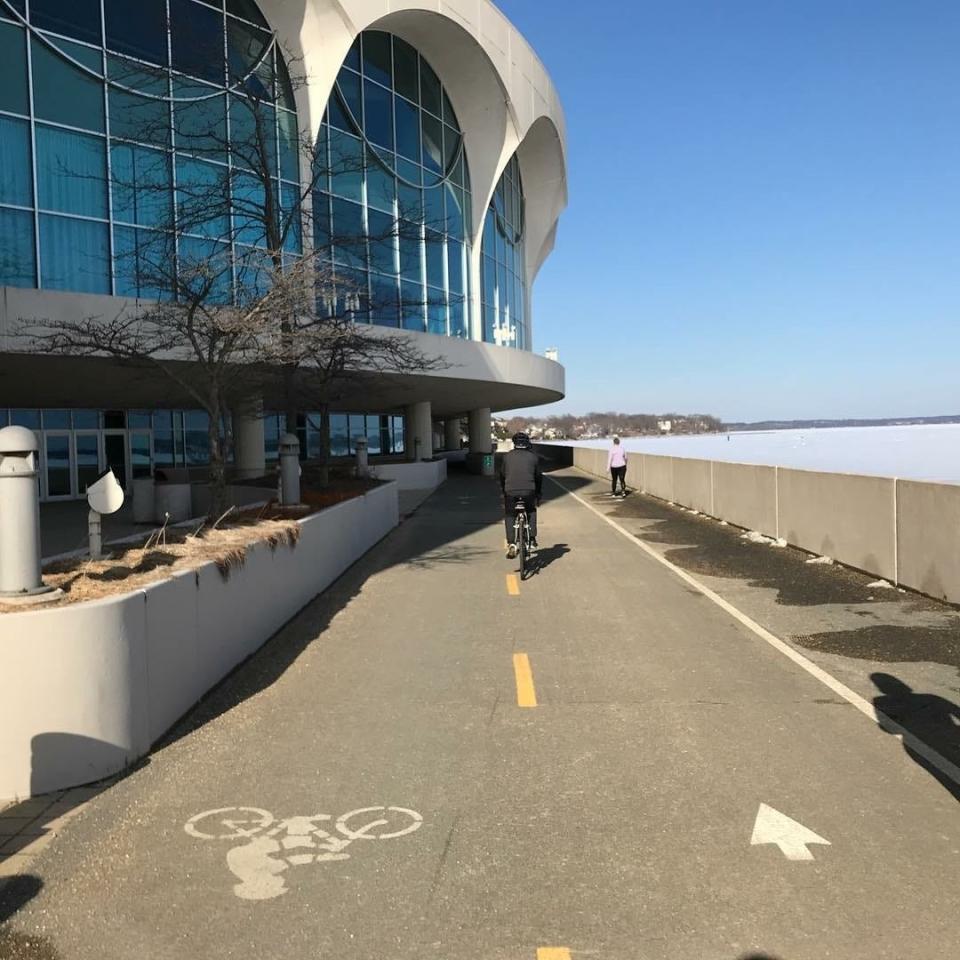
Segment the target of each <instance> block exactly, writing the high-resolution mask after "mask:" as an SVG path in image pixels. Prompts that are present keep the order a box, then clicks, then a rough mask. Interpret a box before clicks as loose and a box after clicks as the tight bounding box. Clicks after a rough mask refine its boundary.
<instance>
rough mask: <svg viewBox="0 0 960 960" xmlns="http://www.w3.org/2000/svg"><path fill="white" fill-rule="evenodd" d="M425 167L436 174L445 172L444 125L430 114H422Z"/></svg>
mask: <svg viewBox="0 0 960 960" xmlns="http://www.w3.org/2000/svg"><path fill="white" fill-rule="evenodd" d="M420 116H421V119H422V120H423V165H424V166H425V167H426V168H427V169H428V170H430V171H432V172H434V173H440V172H441V171H442V170H443V124H442V123H441V122H440V121H439V120H435V119H434V118H433V117H431V116H430V115H429V114H426V113H422V114H421V115H420Z"/></svg>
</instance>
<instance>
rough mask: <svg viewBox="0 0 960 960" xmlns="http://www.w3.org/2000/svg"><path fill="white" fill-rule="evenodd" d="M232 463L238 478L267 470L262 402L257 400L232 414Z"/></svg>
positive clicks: (257, 474) (241, 478)
mask: <svg viewBox="0 0 960 960" xmlns="http://www.w3.org/2000/svg"><path fill="white" fill-rule="evenodd" d="M233 463H234V466H235V467H236V474H237V478H238V479H239V480H244V479H246V478H247V477H262V476H263V475H264V474H265V473H266V472H267V461H266V444H265V441H264V431H263V404H262V403H261V402H259V401H258V402H256V403H254V404H251V405H250V406H249V407H247V408H246V409H245V410H241V411H235V412H234V414H233Z"/></svg>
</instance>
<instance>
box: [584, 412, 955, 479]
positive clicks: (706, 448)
mask: <svg viewBox="0 0 960 960" xmlns="http://www.w3.org/2000/svg"><path fill="white" fill-rule="evenodd" d="M727 436H728V435H727V434H708V435H703V436H694V437H627V438H625V439H624V440H623V445H624V447H625V449H626V450H627V451H628V452H629V451H631V450H633V451H638V452H642V453H656V454H660V455H661V456H669V457H700V458H703V459H704V460H729V461H732V462H734V463H762V464H771V465H776V466H780V467H798V468H800V469H803V470H825V471H830V472H833V473H865V474H871V475H873V476H880V477H903V478H905V479H910V480H934V481H937V482H940V483H957V484H960V424H956V423H949V424H935V425H928V424H921V425H917V426H896V427H829V428H821V429H817V430H766V431H757V432H744V433H731V434H729V440H728V439H727ZM569 442H570V443H572V444H574V445H575V446H580V447H608V446H609V445H610V441H609V440H575V441H569Z"/></svg>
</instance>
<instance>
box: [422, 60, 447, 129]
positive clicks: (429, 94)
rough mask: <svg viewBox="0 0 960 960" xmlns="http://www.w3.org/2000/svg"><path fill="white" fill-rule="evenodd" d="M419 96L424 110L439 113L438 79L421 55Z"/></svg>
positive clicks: (435, 114) (440, 109)
mask: <svg viewBox="0 0 960 960" xmlns="http://www.w3.org/2000/svg"><path fill="white" fill-rule="evenodd" d="M420 97H421V105H422V106H423V109H424V110H429V111H430V112H431V113H432V114H434V116H437V117H439V116H440V115H441V113H442V112H443V108H442V107H441V105H440V80H439V79H438V78H437V75H436V74H435V73H434V72H433V68H432V67H431V66H430V64H429V63H427V61H426V60H424V59H423V57H421V58H420Z"/></svg>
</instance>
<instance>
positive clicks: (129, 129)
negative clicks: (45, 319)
mask: <svg viewBox="0 0 960 960" xmlns="http://www.w3.org/2000/svg"><path fill="white" fill-rule="evenodd" d="M254 104H255V106H254ZM254 113H256V116H257V118H258V119H257V121H256V122H257V124H258V125H259V127H260V128H261V129H262V128H263V127H264V126H265V127H266V129H267V131H268V133H267V139H268V141H269V149H270V152H271V156H270V157H269V164H270V170H271V172H272V177H273V182H274V187H275V190H276V195H277V196H278V197H284V198H291V199H290V200H289V203H288V206H295V205H296V198H297V197H298V196H299V190H300V187H299V143H298V140H299V133H298V129H297V121H296V113H295V105H294V101H293V93H292V89H291V84H290V80H289V76H288V74H287V70H286V66H285V65H284V63H283V60H282V57H281V55H280V52H279V50H278V49H277V46H276V43H275V40H274V37H273V36H272V34H271V33H270V31H269V28H268V27H267V25H266V21H265V20H264V18H263V16H262V14H261V13H260V12H259V10H258V9H257V7H256V4H255V3H254V2H253V0H228V2H226V4H224V3H223V2H222V0H220V2H218V0H207V2H205V3H201V2H198V0H137V2H136V3H131V2H130V0H32V2H31V3H30V4H26V5H25V4H23V3H17V2H12V0H0V169H2V171H3V176H2V178H0V285H11V286H22V287H40V288H44V289H56V290H72V291H77V292H89V293H113V294H117V295H122V296H140V297H148V298H157V297H161V296H164V295H170V294H171V293H172V290H173V289H175V286H176V284H172V285H169V286H165V287H161V286H160V285H159V284H158V278H157V276H156V273H157V271H156V264H157V262H158V261H161V260H163V261H164V262H166V263H168V264H169V263H172V262H176V263H177V264H178V271H179V273H178V276H177V280H176V283H179V282H180V281H181V278H182V273H183V271H185V270H187V271H188V270H189V269H190V268H191V264H195V262H196V261H195V260H193V258H194V257H199V256H207V255H209V253H210V238H212V237H214V236H216V237H217V238H218V239H223V238H227V243H226V244H223V243H221V244H220V245H219V246H218V247H217V249H216V251H215V253H216V255H217V256H218V257H219V258H220V261H221V262H223V263H224V264H226V267H225V271H226V273H225V276H224V280H223V284H222V289H220V290H219V291H218V293H219V296H220V298H221V299H222V300H223V301H224V302H227V301H229V300H230V299H231V298H232V297H234V296H237V295H238V291H239V290H241V289H242V288H243V285H244V278H243V277H242V276H241V274H246V273H249V272H250V270H249V263H250V262H252V261H253V260H255V259H256V258H258V257H261V254H260V253H259V252H258V248H259V247H261V246H262V245H263V243H264V239H263V237H262V236H260V235H257V233H256V232H255V231H252V230H244V229H243V224H240V225H239V228H238V225H237V223H235V222H234V221H235V220H236V219H238V217H239V214H238V213H237V212H236V210H235V209H233V208H231V207H230V205H229V201H227V204H226V209H225V210H222V211H220V212H219V213H218V215H217V216H209V217H206V218H204V217H201V216H198V215H197V214H196V212H195V207H196V203H193V204H190V203H188V202H187V200H186V199H185V198H186V197H187V196H188V195H189V196H192V197H194V198H195V197H197V196H198V195H200V194H201V193H202V191H203V190H205V189H209V190H210V191H211V192H215V191H217V190H219V191H220V192H221V195H222V196H225V197H228V198H229V197H231V196H234V195H233V194H232V192H230V191H232V190H233V188H234V184H235V183H236V182H238V180H237V171H239V170H242V169H243V168H244V157H245V156H249V149H250V140H249V133H250V129H251V126H252V125H253V120H252V119H251V117H252V115H253V114H254ZM261 233H262V231H261ZM224 248H225V249H224ZM286 249H287V250H288V251H289V252H291V253H296V252H299V239H298V236H297V232H296V231H291V233H290V236H288V238H287V244H286ZM171 258H172V259H171Z"/></svg>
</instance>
